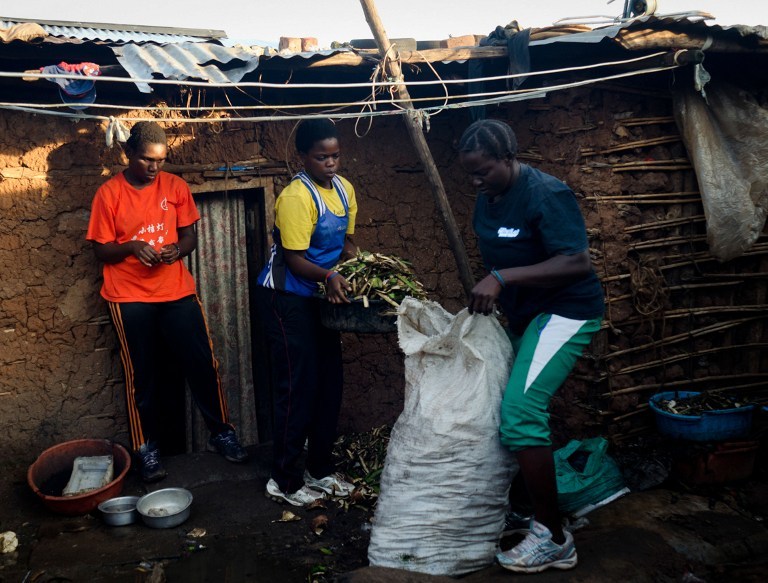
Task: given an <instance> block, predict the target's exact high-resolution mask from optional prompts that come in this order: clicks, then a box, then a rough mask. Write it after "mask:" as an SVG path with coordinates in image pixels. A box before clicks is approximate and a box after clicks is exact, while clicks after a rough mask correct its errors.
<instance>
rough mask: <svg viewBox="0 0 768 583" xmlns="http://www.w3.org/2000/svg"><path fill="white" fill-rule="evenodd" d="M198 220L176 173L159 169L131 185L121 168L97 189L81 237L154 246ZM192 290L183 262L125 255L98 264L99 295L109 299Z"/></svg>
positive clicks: (159, 297)
mask: <svg viewBox="0 0 768 583" xmlns="http://www.w3.org/2000/svg"><path fill="white" fill-rule="evenodd" d="M198 220H200V214H199V213H198V212H197V207H195V202H194V201H193V200H192V193H191V192H190V191H189V186H187V183H186V182H184V180H182V179H181V178H179V177H178V176H174V175H173V174H169V173H168V172H160V173H159V174H158V175H157V177H156V178H155V180H154V181H153V182H152V183H151V184H149V185H148V186H146V187H144V188H142V189H141V190H137V189H136V188H134V187H133V186H131V185H130V184H129V183H128V181H127V180H126V179H125V176H123V174H122V173H120V174H118V175H117V176H113V177H112V178H110V179H109V180H108V181H107V182H105V183H104V184H103V185H102V186H101V187H100V188H99V189H98V190H97V191H96V196H94V198H93V205H92V206H91V219H90V222H89V223H88V233H87V234H86V236H85V238H86V239H87V240H89V241H96V242H97V243H127V242H128V241H145V242H146V243H149V244H150V245H152V247H154V248H155V250H156V251H158V252H159V251H160V249H161V248H162V247H163V246H165V245H170V244H171V243H178V240H179V236H178V232H177V231H176V229H177V228H179V227H188V226H189V225H193V224H194V223H196V222H197V221H198ZM193 293H195V280H194V279H193V278H192V274H191V273H189V270H188V269H187V267H186V265H185V264H184V262H183V261H174V262H173V263H172V264H171V265H167V264H165V263H158V264H157V265H154V266H152V267H147V266H145V265H143V264H142V263H141V262H140V261H139V260H138V259H137V258H136V257H135V256H133V255H129V256H128V257H126V258H125V259H124V260H123V261H120V262H119V263H106V264H104V284H103V285H102V287H101V295H102V297H104V299H106V300H108V301H110V302H167V301H173V300H178V299H179V298H183V297H185V296H188V295H190V294H193Z"/></svg>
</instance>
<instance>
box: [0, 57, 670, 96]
mask: <svg viewBox="0 0 768 583" xmlns="http://www.w3.org/2000/svg"><path fill="white" fill-rule="evenodd" d="M665 54H667V53H666V52H664V51H661V52H657V53H653V54H649V55H644V56H642V57H634V58H632V59H623V60H621V61H607V62H602V63H594V64H591V65H580V66H578V67H563V68H560V69H548V70H545V71H529V72H527V73H516V74H507V75H496V76H492V77H476V78H461V79H434V80H429V81H406V80H403V81H367V82H366V81H363V82H357V83H291V84H285V83H266V82H262V81H242V82H236V83H233V82H231V81H228V82H217V81H186V80H178V79H152V78H150V79H136V78H133V77H113V76H102V75H98V76H89V77H85V76H83V75H78V74H68V73H56V74H44V73H32V72H18V71H0V77H6V78H24V79H32V78H35V79H76V80H83V79H84V78H87V79H88V80H89V81H95V82H97V83H100V82H102V81H109V82H116V83H135V84H138V83H149V84H153V85H181V86H185V87H206V88H212V87H217V88H233V89H236V88H244V87H258V88H263V89H351V88H355V87H366V88H367V87H371V86H375V87H395V86H399V85H405V86H406V87H415V86H428V85H450V84H463V83H480V82H486V81H502V80H509V79H516V78H518V77H534V76H538V75H553V74H556V73H570V72H575V71H585V70H588V69H596V68H600V67H613V66H617V65H627V64H632V63H637V62H640V61H644V60H648V59H653V58H657V57H660V56H663V55H665Z"/></svg>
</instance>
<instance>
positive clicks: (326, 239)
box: [257, 171, 349, 296]
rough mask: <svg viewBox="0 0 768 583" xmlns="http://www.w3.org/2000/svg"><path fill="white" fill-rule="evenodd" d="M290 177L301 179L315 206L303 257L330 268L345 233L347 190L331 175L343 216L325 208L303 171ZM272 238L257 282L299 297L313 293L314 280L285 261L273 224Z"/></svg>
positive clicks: (316, 286) (342, 245)
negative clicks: (310, 234) (314, 217)
mask: <svg viewBox="0 0 768 583" xmlns="http://www.w3.org/2000/svg"><path fill="white" fill-rule="evenodd" d="M293 180H301V182H302V183H303V184H304V186H305V187H306V188H307V190H308V191H309V194H310V195H311V196H312V200H313V201H314V203H315V207H316V208H317V223H316V224H315V229H314V231H313V232H312V236H311V237H310V239H309V249H307V252H306V254H305V255H304V257H305V259H307V261H309V262H311V263H314V264H315V265H319V266H320V267H322V268H323V269H330V268H331V267H333V266H334V265H336V263H338V261H339V257H341V252H342V250H343V249H344V242H345V240H346V236H347V227H348V226H349V196H348V194H347V191H346V189H345V188H344V185H343V184H342V182H341V180H340V179H339V177H338V176H334V177H333V179H332V180H331V184H332V185H333V187H334V189H335V190H336V193H337V194H338V195H339V198H340V199H341V202H342V204H343V205H344V215H343V216H341V217H338V216H336V215H335V214H333V213H332V212H331V211H330V210H328V207H327V206H326V204H325V201H324V200H323V197H322V196H321V195H320V192H319V191H318V190H317V186H316V185H315V183H314V182H312V179H311V178H310V177H309V175H308V174H307V173H306V172H304V171H302V172H299V173H298V174H297V175H296V176H294V177H293ZM272 238H273V239H274V244H273V245H272V251H271V255H270V258H269V262H268V263H267V265H266V267H265V268H264V269H263V270H262V272H261V273H260V274H259V277H258V279H257V283H258V284H259V285H261V286H264V287H268V288H271V289H278V290H282V291H286V292H290V293H293V294H296V295H299V296H312V295H314V294H315V293H316V292H317V289H318V283H317V282H316V281H311V280H308V279H304V278H302V277H298V276H296V275H294V274H293V273H292V272H291V271H290V269H288V266H287V265H286V264H285V252H284V249H283V246H282V243H281V240H280V229H278V228H277V227H275V229H274V231H273V232H272Z"/></svg>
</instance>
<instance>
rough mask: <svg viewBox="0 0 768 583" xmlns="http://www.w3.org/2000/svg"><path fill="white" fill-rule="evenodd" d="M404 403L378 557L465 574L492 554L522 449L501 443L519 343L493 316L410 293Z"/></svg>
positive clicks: (382, 500) (385, 475) (403, 334)
mask: <svg viewBox="0 0 768 583" xmlns="http://www.w3.org/2000/svg"><path fill="white" fill-rule="evenodd" d="M397 327H398V336H399V342H400V348H401V349H402V350H403V352H404V353H405V405H404V408H403V412H402V413H401V414H400V417H399V418H398V419H397V422H396V423H395V425H394V427H393V428H392V435H391V438H390V442H389V447H388V448H387V457H386V461H385V463H384V470H383V472H382V476H381V494H380V495H379V501H378V504H377V506H376V513H375V515H374V520H373V528H372V530H371V542H370V546H369V548H368V560H369V562H370V564H371V565H374V566H382V567H393V568H398V569H407V570H410V571H418V572H421V573H428V574H432V575H451V576H457V575H463V574H466V573H469V572H472V571H477V570H479V569H482V568H484V567H486V566H488V565H490V564H491V563H492V562H493V559H494V556H495V553H496V552H498V548H497V545H498V541H499V537H500V535H501V532H502V530H503V527H504V517H505V513H506V509H507V506H508V499H507V495H508V491H509V485H510V482H511V481H512V478H513V477H514V473H515V472H516V471H517V464H516V462H515V461H514V457H513V456H512V455H511V454H510V453H509V452H508V451H506V450H505V449H504V448H503V447H502V446H501V443H500V441H499V414H500V406H501V398H502V395H503V392H504V389H505V388H506V384H507V381H508V380H509V373H510V367H511V365H512V346H511V344H510V342H509V339H508V338H507V335H506V334H505V332H504V330H503V329H502V327H501V325H500V324H499V322H498V321H497V320H496V318H494V317H489V316H481V315H470V314H469V312H468V311H467V310H466V309H464V310H462V311H461V312H459V313H458V314H457V315H455V316H453V315H451V314H450V313H448V312H446V311H445V310H444V309H443V308H442V307H441V306H440V305H439V304H436V303H434V302H421V301H418V300H415V299H413V298H406V299H405V300H404V301H403V303H402V304H401V306H400V310H399V313H398V320H397Z"/></svg>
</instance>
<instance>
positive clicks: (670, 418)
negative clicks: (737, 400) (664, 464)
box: [648, 391, 755, 441]
mask: <svg viewBox="0 0 768 583" xmlns="http://www.w3.org/2000/svg"><path fill="white" fill-rule="evenodd" d="M700 394H701V393H697V392H692V391H667V392H664V393H656V394H655V395H654V396H653V397H651V399H650V401H649V403H648V404H649V406H650V407H651V410H653V412H654V414H655V415H656V426H657V427H658V429H659V433H661V434H662V435H666V436H667V437H672V438H675V439H687V440H690V441H725V440H727V439H738V438H741V437H744V436H745V435H747V434H748V433H749V430H750V429H751V428H752V413H753V412H754V409H755V406H754V405H746V406H744V407H736V408H733V409H715V410H714V411H704V412H703V413H702V414H701V415H675V414H674V413H669V412H667V411H664V410H663V409H662V408H661V406H660V405H659V403H660V402H661V401H670V400H673V399H674V400H680V399H684V398H686V397H695V396H697V395H700Z"/></svg>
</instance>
